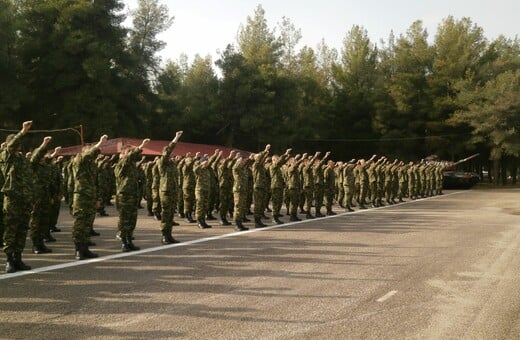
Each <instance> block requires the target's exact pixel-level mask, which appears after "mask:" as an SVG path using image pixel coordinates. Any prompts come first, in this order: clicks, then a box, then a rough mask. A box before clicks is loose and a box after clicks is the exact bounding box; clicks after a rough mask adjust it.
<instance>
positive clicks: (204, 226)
mask: <svg viewBox="0 0 520 340" xmlns="http://www.w3.org/2000/svg"><path fill="white" fill-rule="evenodd" d="M197 222H198V224H197V225H198V226H199V228H200V229H208V228H211V226H210V225H209V224H207V223H206V220H205V219H203V218H201V219H199V220H197Z"/></svg>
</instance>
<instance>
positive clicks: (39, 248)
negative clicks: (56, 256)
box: [32, 239, 52, 254]
mask: <svg viewBox="0 0 520 340" xmlns="http://www.w3.org/2000/svg"><path fill="white" fill-rule="evenodd" d="M32 251H33V253H34V254H47V253H52V249H51V248H47V246H46V245H45V243H44V242H43V239H40V240H34V241H33V247H32Z"/></svg>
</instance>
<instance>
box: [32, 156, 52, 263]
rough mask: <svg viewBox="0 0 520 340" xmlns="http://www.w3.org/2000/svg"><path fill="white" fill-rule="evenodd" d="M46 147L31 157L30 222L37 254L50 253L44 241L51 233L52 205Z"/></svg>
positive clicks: (34, 250) (49, 169)
mask: <svg viewBox="0 0 520 340" xmlns="http://www.w3.org/2000/svg"><path fill="white" fill-rule="evenodd" d="M46 151H47V147H46V146H41V147H39V148H36V149H35V150H34V151H33V153H32V155H31V160H30V162H31V167H32V173H33V183H34V185H33V206H32V211H31V221H30V237H31V240H32V243H33V252H34V253H36V254H39V253H43V252H50V249H48V248H47V247H45V245H44V242H43V239H44V238H45V237H46V236H47V234H48V233H49V227H50V205H51V176H52V173H51V171H52V170H51V167H50V165H49V164H48V163H47V162H46V161H45V159H44V156H45V152H46Z"/></svg>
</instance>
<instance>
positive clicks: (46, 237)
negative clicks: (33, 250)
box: [45, 233, 56, 243]
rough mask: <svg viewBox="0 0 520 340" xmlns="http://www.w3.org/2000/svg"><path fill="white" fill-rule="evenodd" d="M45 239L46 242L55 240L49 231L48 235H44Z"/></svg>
mask: <svg viewBox="0 0 520 340" xmlns="http://www.w3.org/2000/svg"><path fill="white" fill-rule="evenodd" d="M45 241H46V242H48V243H51V242H56V239H55V238H54V236H52V235H51V234H50V233H49V235H47V236H45Z"/></svg>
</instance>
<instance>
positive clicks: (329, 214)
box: [327, 209, 336, 216]
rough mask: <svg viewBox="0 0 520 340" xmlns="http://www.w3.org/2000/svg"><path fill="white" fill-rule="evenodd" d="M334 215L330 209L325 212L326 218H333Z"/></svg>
mask: <svg viewBox="0 0 520 340" xmlns="http://www.w3.org/2000/svg"><path fill="white" fill-rule="evenodd" d="M334 215H336V213H335V212H334V211H332V210H330V209H329V210H327V216H334Z"/></svg>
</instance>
